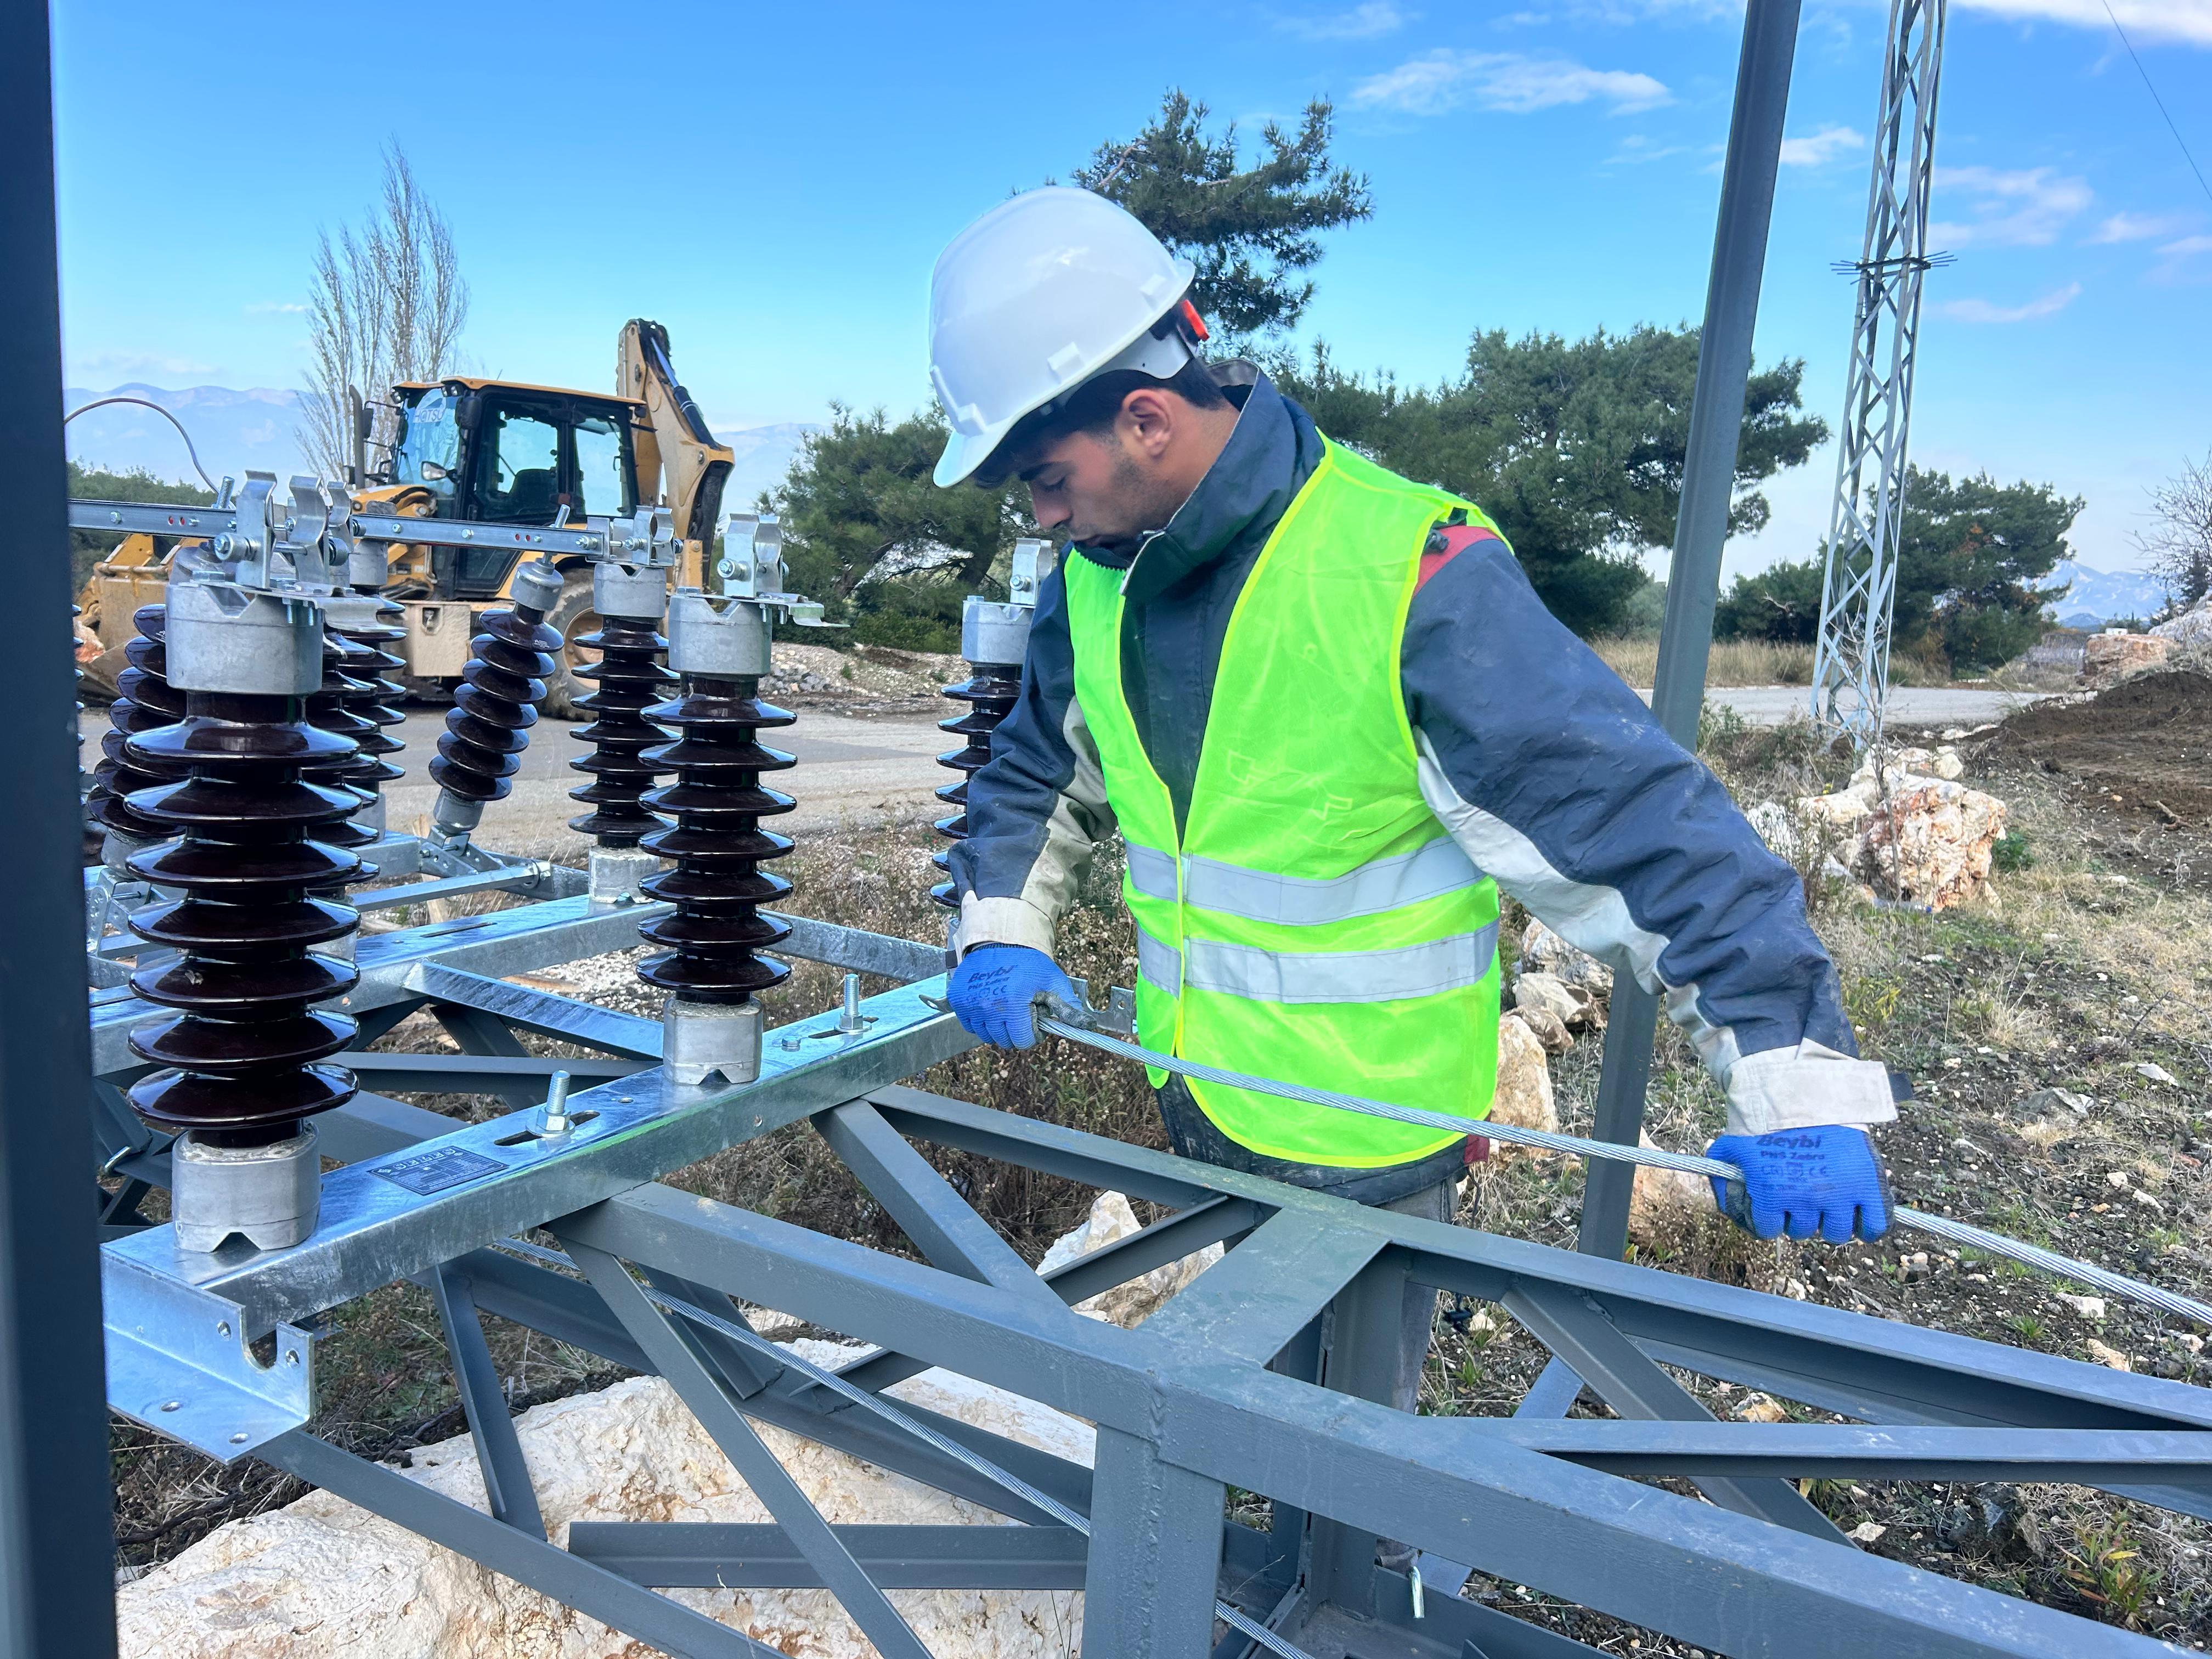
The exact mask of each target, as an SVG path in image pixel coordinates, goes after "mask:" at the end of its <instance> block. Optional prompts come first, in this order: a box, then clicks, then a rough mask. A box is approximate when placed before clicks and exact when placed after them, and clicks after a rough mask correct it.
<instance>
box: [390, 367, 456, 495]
mask: <svg viewBox="0 0 2212 1659" xmlns="http://www.w3.org/2000/svg"><path fill="white" fill-rule="evenodd" d="M458 401H459V399H457V398H453V396H452V395H450V394H449V393H447V392H424V393H423V394H422V396H421V397H420V398H416V400H415V402H414V403H413V404H410V406H409V407H407V408H405V409H403V410H400V411H399V442H398V447H396V448H395V449H394V450H393V452H392V478H393V481H394V482H395V483H404V484H419V485H421V486H422V488H423V489H427V490H428V491H429V492H430V493H431V494H432V495H435V496H436V497H437V498H438V514H439V516H440V517H441V518H442V517H446V516H448V515H450V513H452V511H453V494H454V492H455V491H456V490H457V489H459V488H460V482H461V481H460V479H459V477H457V476H456V475H457V474H458V473H459V471H460V466H461V428H460V425H459V422H457V421H456V420H455V419H454V418H453V406H454V404H456V403H457V402H458Z"/></svg>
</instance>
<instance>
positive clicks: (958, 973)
mask: <svg viewBox="0 0 2212 1659" xmlns="http://www.w3.org/2000/svg"><path fill="white" fill-rule="evenodd" d="M946 994H947V996H948V998H949V999H950V1000H951V1004H952V1017H953V1018H955V1019H957V1020H958V1021H959V1022H960V1024H961V1028H962V1029H963V1030H965V1031H967V1032H968V1033H969V1035H971V1036H979V1037H981V1038H982V1039H983V1041H984V1042H991V1043H995V1044H997V1045H998V1046H999V1047H1000V1048H1035V1047H1036V1018H1035V1017H1034V1016H1033V1015H1032V1014H1031V1012H1030V1005H1031V1004H1033V1003H1034V1002H1036V1000H1037V999H1038V998H1039V997H1041V996H1047V995H1051V996H1056V997H1059V998H1060V999H1061V1000H1063V1001H1066V1002H1069V1003H1074V1002H1077V1001H1079V1000H1080V999H1079V998H1078V997H1077V996H1076V994H1075V987H1074V986H1073V985H1072V984H1070V983H1069V982H1068V978H1067V975H1066V974H1063V973H1061V972H1060V968H1059V965H1058V964H1057V963H1054V961H1053V959H1052V958H1051V957H1048V956H1047V955H1045V953H1044V952H1043V951H1038V950H1033V949H1031V948H1030V946H1028V945H977V946H975V949H973V950H972V951H969V952H968V954H967V955H966V956H964V957H962V958H961V959H960V965H959V966H958V967H957V968H955V969H953V970H952V983H951V987H949V988H948V990H947V993H946Z"/></svg>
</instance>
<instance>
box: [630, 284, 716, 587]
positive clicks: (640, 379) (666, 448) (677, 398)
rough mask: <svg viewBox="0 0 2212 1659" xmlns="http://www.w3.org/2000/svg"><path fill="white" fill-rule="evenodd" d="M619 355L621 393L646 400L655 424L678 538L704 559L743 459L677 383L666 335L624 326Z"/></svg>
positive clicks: (654, 328)
mask: <svg viewBox="0 0 2212 1659" xmlns="http://www.w3.org/2000/svg"><path fill="white" fill-rule="evenodd" d="M618 354H619V355H618V356H617V362H616V368H615V390H616V392H617V393H619V394H620V395H621V396H623V397H625V398H639V399H641V400H642V401H643V403H644V404H645V406H646V410H647V414H648V415H649V416H651V418H652V421H653V439H654V441H655V446H656V447H658V448H659V452H660V468H661V477H662V483H663V491H662V493H663V495H664V496H665V499H666V501H667V504H668V506H669V508H670V509H671V513H672V514H673V516H674V518H675V521H676V533H677V534H678V535H679V536H681V537H682V538H684V540H686V541H690V542H696V543H697V544H699V547H700V550H701V551H702V553H704V552H705V551H706V550H708V549H711V548H712V547H713V546H714V526H715V522H716V520H719V519H720V516H721V512H722V486H723V485H724V484H725V483H727V482H728V481H729V477H730V468H731V467H732V465H734V464H735V462H736V459H737V458H736V456H735V455H734V454H732V453H731V451H730V450H729V449H727V448H726V447H724V446H723V445H721V444H718V443H716V442H715V441H714V433H713V432H711V431H710V430H708V426H707V418H706V416H703V415H702V414H701V413H700V412H699V405H698V404H696V403H694V402H693V401H692V399H691V394H690V392H686V391H685V390H684V386H683V383H682V382H681V381H680V380H678V379H677V378H676V369H675V367H674V365H673V364H671V362H669V358H668V331H667V330H666V329H665V328H663V327H662V326H661V325H659V323H651V322H647V321H646V320H645V319H642V318H633V319H631V320H630V321H629V322H627V323H625V324H623V331H622V340H621V343H620V346H619V348H618ZM639 471H641V472H643V471H645V468H644V467H642V466H641V467H640V468H639Z"/></svg>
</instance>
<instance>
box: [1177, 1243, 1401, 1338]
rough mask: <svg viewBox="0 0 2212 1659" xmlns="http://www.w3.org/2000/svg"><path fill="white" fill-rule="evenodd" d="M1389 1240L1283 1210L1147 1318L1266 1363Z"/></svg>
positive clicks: (1182, 1333)
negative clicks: (1345, 1229) (1343, 1228)
mask: <svg viewBox="0 0 2212 1659" xmlns="http://www.w3.org/2000/svg"><path fill="white" fill-rule="evenodd" d="M1383 1248H1384V1247H1383V1242H1382V1240H1380V1239H1378V1238H1376V1237H1374V1236H1373V1235H1372V1234H1362V1233H1355V1232H1346V1231H1342V1230H1340V1229H1337V1228H1333V1227H1331V1226H1329V1225H1328V1223H1327V1221H1325V1220H1324V1219H1323V1218H1321V1217H1319V1216H1315V1215H1308V1214H1305V1213H1303V1212H1297V1211H1288V1210H1285V1211H1278V1212H1276V1213H1275V1215H1274V1216H1273V1218H1270V1219H1269V1220H1267V1221H1266V1222H1264V1223H1262V1224H1261V1226H1260V1227H1259V1228H1258V1229H1257V1230H1256V1231H1254V1232H1252V1233H1251V1234H1250V1235H1249V1237H1246V1238H1245V1239H1244V1240H1243V1242H1242V1243H1239V1244H1237V1247H1236V1248H1235V1249H1232V1250H1231V1251H1229V1252H1228V1253H1227V1254H1226V1255H1224V1256H1223V1257H1222V1258H1221V1260H1220V1261H1217V1262H1215V1263H1214V1264H1213V1265H1212V1267H1208V1268H1207V1269H1206V1271H1205V1272H1204V1273H1201V1274H1200V1275H1199V1277H1198V1279H1196V1280H1195V1281H1194V1283H1192V1284H1190V1285H1187V1286H1185V1287H1184V1288H1183V1289H1182V1291H1177V1292H1176V1295H1175V1296H1173V1297H1170V1299H1169V1300H1168V1303H1167V1304H1166V1305H1165V1306H1164V1307H1163V1308H1161V1309H1160V1310H1158V1312H1157V1313H1155V1314H1153V1315H1152V1317H1151V1318H1149V1319H1148V1320H1146V1322H1145V1323H1146V1329H1147V1330H1149V1331H1150V1332H1151V1334H1152V1335H1153V1336H1154V1337H1155V1338H1158V1339H1159V1340H1164V1341H1169V1342H1176V1341H1188V1342H1190V1343H1192V1344H1194V1346H1203V1347H1205V1348H1207V1349H1210V1350H1212V1352H1215V1353H1219V1354H1225V1355H1233V1356H1235V1357H1237V1358H1241V1359H1247V1360H1249V1361H1251V1362H1252V1363H1253V1364H1256V1365H1265V1364H1268V1363H1269V1362H1270V1361H1271V1360H1273V1358H1274V1357H1275V1356H1276V1355H1277V1354H1279V1353H1280V1352H1282V1351H1283V1350H1284V1348H1285V1347H1286V1346H1289V1344H1290V1342H1291V1340H1292V1339H1293V1338H1295V1337H1296V1336H1297V1334H1298V1333H1299V1332H1300V1331H1302V1330H1304V1328H1306V1327H1307V1326H1308V1325H1310V1323H1312V1322H1313V1321H1314V1319H1315V1318H1316V1316H1319V1315H1320V1313H1321V1312H1322V1310H1323V1309H1324V1308H1326V1307H1327V1306H1328V1304H1329V1301H1330V1299H1331V1298H1332V1297H1335V1296H1336V1295H1337V1293H1338V1292H1339V1291H1341V1290H1343V1289H1344V1287H1345V1286H1346V1285H1350V1284H1351V1283H1352V1282H1353V1281H1354V1280H1355V1279H1358V1277H1359V1275H1360V1274H1361V1273H1363V1272H1364V1271H1365V1270H1366V1269H1367V1267H1369V1265H1370V1263H1371V1262H1373V1261H1374V1260H1375V1257H1376V1253H1377V1251H1379V1250H1380V1249H1383Z"/></svg>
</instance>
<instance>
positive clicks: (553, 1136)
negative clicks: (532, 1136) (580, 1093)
mask: <svg viewBox="0 0 2212 1659" xmlns="http://www.w3.org/2000/svg"><path fill="white" fill-rule="evenodd" d="M574 1127H575V1125H574V1122H573V1121H571V1120H570V1118H569V1116H568V1073H566V1072H556V1073H553V1084H552V1087H551V1088H550V1089H549V1090H548V1091H546V1095H545V1103H544V1105H543V1106H541V1107H539V1108H538V1136H539V1138H540V1139H545V1140H558V1139H560V1138H561V1137H562V1136H563V1135H565V1134H567V1133H568V1131H569V1130H570V1129H572V1128H574Z"/></svg>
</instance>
